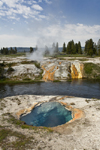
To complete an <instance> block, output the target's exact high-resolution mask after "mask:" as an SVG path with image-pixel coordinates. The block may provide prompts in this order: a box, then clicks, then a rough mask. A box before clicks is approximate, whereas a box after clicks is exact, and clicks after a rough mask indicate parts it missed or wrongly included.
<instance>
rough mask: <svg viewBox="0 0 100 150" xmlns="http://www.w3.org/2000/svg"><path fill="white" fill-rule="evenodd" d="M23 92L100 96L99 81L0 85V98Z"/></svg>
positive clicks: (87, 96)
mask: <svg viewBox="0 0 100 150" xmlns="http://www.w3.org/2000/svg"><path fill="white" fill-rule="evenodd" d="M25 94H27V95H69V96H76V97H84V98H100V81H93V80H89V81H88V80H73V81H71V82H56V83H55V82H54V83H53V82H48V83H46V82H43V83H35V84H30V83H29V84H16V85H9V84H6V85H0V98H4V97H7V96H15V95H25Z"/></svg>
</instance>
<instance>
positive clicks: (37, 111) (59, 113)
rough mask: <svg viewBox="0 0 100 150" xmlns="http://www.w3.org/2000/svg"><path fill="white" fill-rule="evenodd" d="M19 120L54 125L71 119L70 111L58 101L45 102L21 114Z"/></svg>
mask: <svg viewBox="0 0 100 150" xmlns="http://www.w3.org/2000/svg"><path fill="white" fill-rule="evenodd" d="M20 120H22V121H24V122H25V123H26V124H28V125H32V126H45V127H55V126H58V125H62V124H65V123H66V122H68V121H70V120H72V112H71V111H69V110H67V109H66V108H65V106H63V105H61V104H60V103H58V102H45V103H42V104H41V105H39V106H37V107H35V108H34V109H33V110H32V111H31V113H29V114H27V115H21V117H20Z"/></svg>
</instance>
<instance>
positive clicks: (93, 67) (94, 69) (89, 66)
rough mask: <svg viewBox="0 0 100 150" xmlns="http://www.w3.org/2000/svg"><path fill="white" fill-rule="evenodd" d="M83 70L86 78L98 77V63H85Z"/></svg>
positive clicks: (99, 72) (99, 75)
mask: <svg viewBox="0 0 100 150" xmlns="http://www.w3.org/2000/svg"><path fill="white" fill-rule="evenodd" d="M84 72H85V75H86V76H87V77H88V78H92V79H100V65H98V64H93V63H85V64H84Z"/></svg>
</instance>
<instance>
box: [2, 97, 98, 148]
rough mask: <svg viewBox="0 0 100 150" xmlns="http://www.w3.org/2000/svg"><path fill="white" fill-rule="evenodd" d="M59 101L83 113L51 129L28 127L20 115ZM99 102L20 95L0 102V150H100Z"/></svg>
mask: <svg viewBox="0 0 100 150" xmlns="http://www.w3.org/2000/svg"><path fill="white" fill-rule="evenodd" d="M48 101H58V102H60V103H61V102H62V103H64V104H65V103H66V104H67V105H69V106H71V107H72V108H74V109H76V108H78V109H79V110H81V111H82V112H83V115H82V116H81V118H79V116H78V114H77V118H78V119H77V118H76V119H75V121H71V122H69V123H66V124H64V125H61V126H57V127H53V128H45V127H43V128H42V127H32V126H27V125H25V124H24V123H23V122H21V121H19V120H18V118H19V115H20V114H22V113H28V112H30V111H31V109H32V108H33V107H34V106H35V105H36V104H37V103H41V102H48ZM99 133H100V100H99V99H86V98H77V97H68V96H64V97H63V96H35V95H23V96H21V95H20V96H12V97H6V98H4V99H1V100H0V149H1V150H2V149H5V150H43V149H44V150H100V134H99Z"/></svg>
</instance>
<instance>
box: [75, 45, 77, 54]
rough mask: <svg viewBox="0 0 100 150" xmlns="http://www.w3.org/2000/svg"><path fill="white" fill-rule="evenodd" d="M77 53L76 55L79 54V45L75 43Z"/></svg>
mask: <svg viewBox="0 0 100 150" xmlns="http://www.w3.org/2000/svg"><path fill="white" fill-rule="evenodd" d="M75 52H76V54H78V44H77V43H75Z"/></svg>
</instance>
